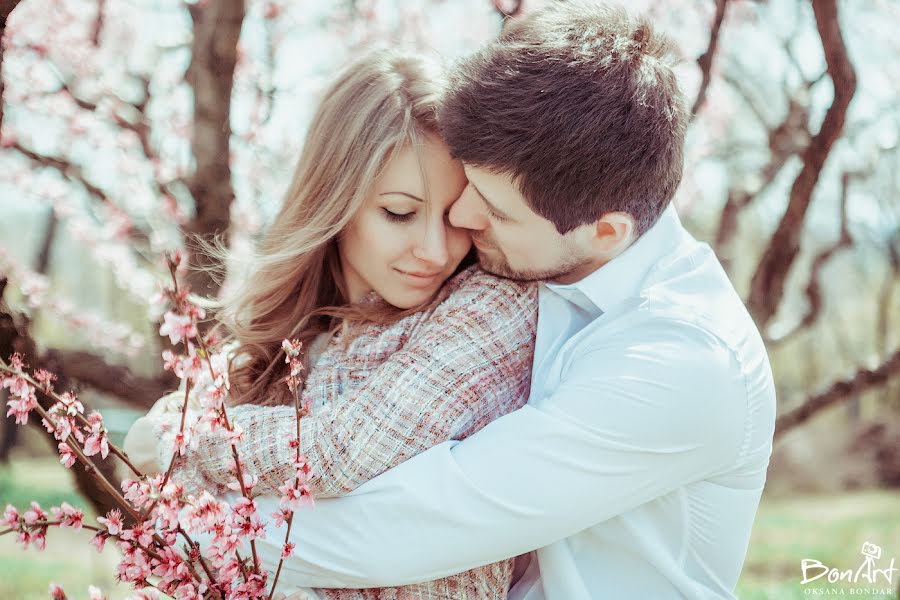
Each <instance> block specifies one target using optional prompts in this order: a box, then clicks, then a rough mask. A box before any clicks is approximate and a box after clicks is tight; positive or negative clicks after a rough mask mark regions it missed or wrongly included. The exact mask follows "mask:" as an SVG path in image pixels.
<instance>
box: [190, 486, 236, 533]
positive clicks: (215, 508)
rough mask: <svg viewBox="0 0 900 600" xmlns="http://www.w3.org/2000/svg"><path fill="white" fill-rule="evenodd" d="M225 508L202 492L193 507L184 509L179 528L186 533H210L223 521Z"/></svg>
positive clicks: (221, 503)
mask: <svg viewBox="0 0 900 600" xmlns="http://www.w3.org/2000/svg"><path fill="white" fill-rule="evenodd" d="M227 506H228V505H227V504H226V503H224V502H219V501H218V500H216V499H215V498H214V497H213V496H212V494H210V493H209V492H207V491H204V492H203V493H202V494H200V498H198V499H197V500H196V501H195V502H194V504H193V506H186V507H185V509H184V512H183V513H182V515H181V526H182V527H184V528H185V529H187V530H188V531H210V530H211V529H213V528H214V527H215V526H216V525H217V524H218V523H220V522H221V521H223V520H224V519H225V516H226V515H227V512H226V508H227Z"/></svg>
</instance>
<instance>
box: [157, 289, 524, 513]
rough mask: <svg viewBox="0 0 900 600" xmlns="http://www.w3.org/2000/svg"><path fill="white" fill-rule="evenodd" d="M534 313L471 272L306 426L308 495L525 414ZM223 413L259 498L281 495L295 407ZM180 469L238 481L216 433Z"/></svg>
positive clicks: (205, 436)
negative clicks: (237, 430)
mask: <svg viewBox="0 0 900 600" xmlns="http://www.w3.org/2000/svg"><path fill="white" fill-rule="evenodd" d="M536 313H537V302H536V292H535V290H534V288H533V287H530V286H529V287H526V286H523V285H521V284H517V283H514V282H511V281H507V280H501V279H497V278H494V277H492V276H489V275H486V274H484V273H481V272H476V273H474V274H473V275H472V276H471V278H470V279H469V280H468V281H467V282H465V284H463V287H461V288H460V289H458V290H456V292H455V293H453V294H452V295H451V296H450V297H449V298H447V299H446V300H445V301H444V302H443V303H442V304H441V305H440V306H439V307H438V308H437V309H436V310H435V313H434V314H433V315H432V316H431V317H430V318H429V319H428V320H427V321H424V322H423V323H421V324H420V325H419V326H418V328H417V330H416V332H415V336H414V338H413V339H411V340H410V341H409V342H408V343H407V345H406V346H405V347H404V348H403V349H402V350H400V351H398V352H396V353H395V354H394V355H392V356H391V357H390V358H389V359H388V360H387V361H386V362H385V363H383V364H382V365H380V366H379V367H377V368H376V369H375V370H374V371H373V372H372V373H371V374H370V375H369V378H368V381H367V382H366V383H365V385H364V386H363V387H362V389H361V390H360V391H359V392H358V393H356V394H355V395H354V396H353V397H350V398H346V399H342V400H341V401H339V402H336V403H335V404H334V405H333V406H331V407H329V408H328V409H326V410H324V411H321V412H319V413H317V414H314V415H310V416H307V417H304V418H303V419H302V421H301V434H300V439H301V452H302V453H303V454H304V455H305V456H306V458H307V460H308V461H309V465H310V468H311V471H312V475H311V479H310V481H309V484H310V487H311V490H312V493H313V495H315V496H319V497H329V496H338V495H342V494H345V493H347V492H349V491H352V490H354V489H355V488H356V487H358V486H359V485H361V484H362V483H364V482H365V481H368V480H369V479H372V478H373V477H375V476H376V475H378V474H380V473H382V472H384V471H386V470H388V469H389V468H391V467H393V466H395V465H397V464H400V463H402V462H403V461H405V460H407V459H409V458H411V457H412V456H414V455H416V454H418V453H420V452H422V451H424V450H426V449H428V448H430V447H432V446H435V445H437V444H439V443H441V442H443V441H446V440H449V439H454V438H455V439H459V438H462V437H466V436H468V435H470V434H472V433H474V432H475V431H477V430H478V429H480V428H481V427H483V426H484V425H486V424H487V423H489V422H490V421H491V420H493V419H495V418H497V417H498V416H500V415H502V414H505V413H508V412H511V411H512V410H515V409H516V408H519V407H521V406H522V405H524V403H525V401H526V400H527V396H528V389H529V380H530V371H531V359H532V353H533V338H534V329H535V323H536V318H537V315H536ZM229 413H230V415H231V417H232V419H233V420H234V421H235V422H237V423H239V424H240V426H241V427H242V428H243V430H244V433H245V435H244V440H243V441H242V442H240V443H239V445H238V452H239V454H240V457H241V461H242V463H243V464H244V466H245V468H246V469H247V470H248V471H249V472H250V473H251V474H253V475H256V476H257V477H258V478H259V484H258V487H257V490H259V491H262V492H268V493H277V488H278V487H279V486H280V485H282V484H283V483H284V481H285V480H287V479H290V478H292V477H293V476H294V467H293V461H294V452H295V451H294V450H293V449H291V448H290V447H289V446H288V442H289V440H290V439H291V438H292V437H293V436H294V435H295V433H296V421H295V414H294V408H293V407H290V406H288V407H275V408H272V407H259V406H252V405H242V406H239V407H235V408H232V409H230V411H229ZM172 419H174V417H170V418H169V421H171V422H168V421H167V420H166V419H163V420H161V421H157V427H158V428H160V430H163V429H166V428H169V429H171V428H172V426H173V425H174V426H177V423H175V422H174V420H172ZM160 440H161V441H160V447H159V455H160V457H161V459H162V458H163V457H166V456H171V452H172V445H171V444H172V436H171V435H160ZM183 463H186V464H189V465H191V470H192V471H196V472H199V473H200V474H201V475H202V476H203V478H204V479H205V480H206V481H205V484H206V485H209V484H216V485H224V484H227V483H229V482H231V481H232V480H233V478H234V476H233V474H232V472H231V471H232V469H231V464H232V460H231V449H230V445H229V442H228V441H227V440H226V439H225V438H224V437H223V436H222V435H221V433H220V432H215V433H213V432H205V433H202V434H199V436H198V440H197V444H196V446H195V447H194V448H189V449H188V450H187V455H186V456H185V457H184V461H183ZM192 477H196V473H195V474H194V475H192Z"/></svg>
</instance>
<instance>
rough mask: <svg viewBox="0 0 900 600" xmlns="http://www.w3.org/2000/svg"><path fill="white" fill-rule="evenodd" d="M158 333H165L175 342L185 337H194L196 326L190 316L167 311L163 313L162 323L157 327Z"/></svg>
mask: <svg viewBox="0 0 900 600" xmlns="http://www.w3.org/2000/svg"><path fill="white" fill-rule="evenodd" d="M159 335H167V336H169V340H171V342H172V343H173V344H177V343H178V342H180V341H182V340H184V339H185V338H187V339H190V338H193V337H196V335H197V326H196V325H194V322H193V321H192V320H191V317H189V316H185V315H178V314H175V313H173V312H172V311H168V312H167V313H166V314H164V315H163V324H162V326H161V327H160V328H159Z"/></svg>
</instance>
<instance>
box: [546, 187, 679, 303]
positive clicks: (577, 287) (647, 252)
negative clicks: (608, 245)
mask: <svg viewBox="0 0 900 600" xmlns="http://www.w3.org/2000/svg"><path fill="white" fill-rule="evenodd" d="M688 235H689V234H688V233H687V231H686V230H685V229H684V227H683V226H682V224H681V220H680V219H679V218H678V213H677V212H676V211H675V206H674V203H669V206H668V207H667V208H666V209H665V210H664V211H663V213H662V214H661V215H660V217H659V219H658V220H657V221H656V223H655V224H654V225H653V227H651V228H650V229H648V230H647V231H646V232H644V235H642V236H641V237H639V238H638V239H637V240H635V242H634V243H633V244H632V245H631V246H629V247H628V248H627V249H626V250H625V251H624V252H623V253H622V254H620V255H619V256H617V257H615V258H614V259H612V260H611V261H609V262H608V263H606V264H605V265H603V266H602V267H600V268H599V269H597V270H596V271H594V272H593V273H591V274H590V275H588V276H587V277H585V278H583V279H581V280H579V281H576V282H575V283H569V284H556V283H547V284H546V286H547V288H548V289H550V290H552V291H554V292H556V293H557V294H559V295H561V296H563V297H565V298H567V299H571V298H572V294H573V293H574V292H580V293H581V295H583V296H585V297H586V298H587V299H588V300H589V301H590V302H591V303H592V304H594V305H595V306H596V307H597V308H598V309H600V311H606V310H609V309H610V308H611V307H612V306H614V305H615V304H618V303H619V302H620V301H622V300H624V299H625V298H628V297H630V296H635V295H637V293H638V292H639V291H640V287H641V283H642V282H643V281H644V279H645V277H646V276H647V274H648V273H649V272H650V270H651V269H652V268H653V267H654V266H655V265H656V264H657V263H658V262H659V260H660V259H662V258H664V257H665V256H667V255H669V254H670V253H671V251H672V250H674V249H675V247H677V246H678V245H679V244H680V243H681V242H682V241H683V240H684V239H685V237H687V236H688Z"/></svg>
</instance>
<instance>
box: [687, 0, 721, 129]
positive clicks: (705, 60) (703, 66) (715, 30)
mask: <svg viewBox="0 0 900 600" xmlns="http://www.w3.org/2000/svg"><path fill="white" fill-rule="evenodd" d="M727 5H728V0H716V15H715V17H713V23H712V30H711V31H710V34H709V45H708V46H707V47H706V51H705V52H704V53H703V54H701V55H700V56H699V58H697V66H699V67H700V73H701V74H702V77H703V78H702V80H701V81H700V90H699V91H698V92H697V99H696V100H694V106H693V108H691V119H693V118H694V117H696V116H697V112H698V111H699V110H700V107H701V106H703V102H704V101H705V100H706V90H707V88H708V87H709V82H710V81H711V80H712V64H713V58H714V57H715V55H716V50H717V49H718V46H719V31H720V30H721V28H722V21H723V20H724V18H725V7H726V6H727Z"/></svg>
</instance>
